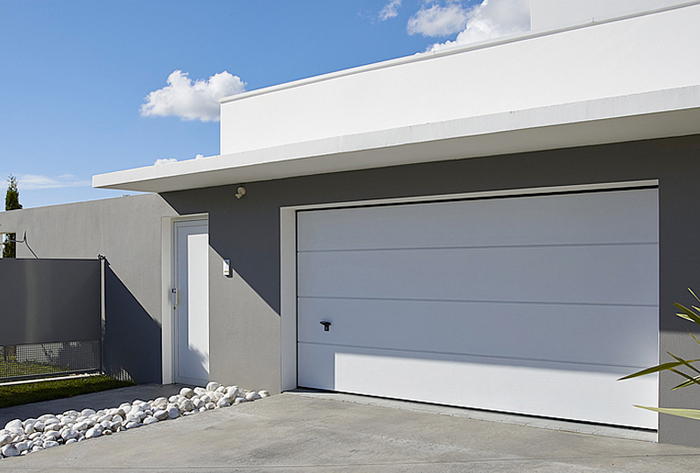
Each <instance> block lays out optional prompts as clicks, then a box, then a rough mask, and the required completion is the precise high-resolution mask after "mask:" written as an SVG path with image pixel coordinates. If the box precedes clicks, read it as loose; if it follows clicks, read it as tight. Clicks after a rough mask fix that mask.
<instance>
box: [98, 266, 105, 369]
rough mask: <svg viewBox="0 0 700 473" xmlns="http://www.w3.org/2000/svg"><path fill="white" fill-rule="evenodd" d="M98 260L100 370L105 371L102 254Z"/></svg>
mask: <svg viewBox="0 0 700 473" xmlns="http://www.w3.org/2000/svg"><path fill="white" fill-rule="evenodd" d="M97 258H98V259H99V260H100V371H101V372H102V373H106V371H105V354H104V352H105V349H104V340H105V318H106V315H107V314H106V312H107V311H106V305H105V279H106V274H105V271H106V268H105V261H106V259H107V258H105V256H104V255H97Z"/></svg>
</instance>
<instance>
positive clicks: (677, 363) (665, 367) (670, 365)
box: [618, 360, 700, 381]
mask: <svg viewBox="0 0 700 473" xmlns="http://www.w3.org/2000/svg"><path fill="white" fill-rule="evenodd" d="M696 361H700V360H688V362H689V363H695V362H696ZM682 364H683V363H682V362H680V361H669V362H668V363H661V364H660V365H656V366H652V367H651V368H646V369H643V370H641V371H637V372H636V373H632V374H628V375H627V376H624V377H622V378H620V379H618V381H622V380H625V379H631V378H636V377H638V376H644V375H647V374H651V373H658V372H659V371H665V370H670V369H672V368H676V367H678V366H680V365H682Z"/></svg>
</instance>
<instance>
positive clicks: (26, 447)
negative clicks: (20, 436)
mask: <svg viewBox="0 0 700 473" xmlns="http://www.w3.org/2000/svg"><path fill="white" fill-rule="evenodd" d="M15 448H16V449H17V450H18V451H19V452H20V453H22V452H23V451H25V450H29V448H30V447H29V445H28V444H27V442H17V443H16V444H15Z"/></svg>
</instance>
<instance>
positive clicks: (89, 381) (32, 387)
mask: <svg viewBox="0 0 700 473" xmlns="http://www.w3.org/2000/svg"><path fill="white" fill-rule="evenodd" d="M135 384H136V383H134V382H132V381H118V380H116V379H112V378H109V377H107V376H102V375H99V376H89V377H86V378H76V379H62V380H54V381H40V382H36V383H24V384H12V385H6V386H0V408H3V407H11V406H19V405H22V404H29V403H31V402H38V401H49V400H51V399H61V398H65V397H71V396H77V395H78V394H88V393H96V392H99V391H107V390H108V389H116V388H123V387H126V386H134V385H135Z"/></svg>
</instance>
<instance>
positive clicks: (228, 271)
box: [224, 259, 231, 278]
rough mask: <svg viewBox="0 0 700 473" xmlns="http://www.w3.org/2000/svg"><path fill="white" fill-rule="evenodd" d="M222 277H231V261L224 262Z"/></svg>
mask: <svg viewBox="0 0 700 473" xmlns="http://www.w3.org/2000/svg"><path fill="white" fill-rule="evenodd" d="M224 276H226V277H227V278H230V277H231V260H230V259H225V260H224Z"/></svg>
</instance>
